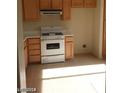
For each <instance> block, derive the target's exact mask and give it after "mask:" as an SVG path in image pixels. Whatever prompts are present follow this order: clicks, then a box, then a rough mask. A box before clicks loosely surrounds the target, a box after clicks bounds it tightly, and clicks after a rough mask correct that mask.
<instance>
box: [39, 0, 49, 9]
mask: <svg viewBox="0 0 124 93" xmlns="http://www.w3.org/2000/svg"><path fill="white" fill-rule="evenodd" d="M40 9H41V10H47V9H51V0H40Z"/></svg>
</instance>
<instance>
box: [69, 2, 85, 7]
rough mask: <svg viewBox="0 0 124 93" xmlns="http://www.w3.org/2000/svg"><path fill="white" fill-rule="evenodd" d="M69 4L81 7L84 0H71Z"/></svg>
mask: <svg viewBox="0 0 124 93" xmlns="http://www.w3.org/2000/svg"><path fill="white" fill-rule="evenodd" d="M71 6H72V7H73V8H79V7H80V8H81V7H83V6H84V1H83V0H72V2H71Z"/></svg>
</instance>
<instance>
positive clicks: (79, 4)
mask: <svg viewBox="0 0 124 93" xmlns="http://www.w3.org/2000/svg"><path fill="white" fill-rule="evenodd" d="M96 6H97V0H72V1H71V7H72V8H96Z"/></svg>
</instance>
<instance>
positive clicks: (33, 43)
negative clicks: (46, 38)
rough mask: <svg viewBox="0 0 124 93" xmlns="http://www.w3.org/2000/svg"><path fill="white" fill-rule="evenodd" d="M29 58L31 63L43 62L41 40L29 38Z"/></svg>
mask: <svg viewBox="0 0 124 93" xmlns="http://www.w3.org/2000/svg"><path fill="white" fill-rule="evenodd" d="M28 58H29V63H39V62H40V61H41V40H40V38H28Z"/></svg>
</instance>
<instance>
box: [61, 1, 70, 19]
mask: <svg viewBox="0 0 124 93" xmlns="http://www.w3.org/2000/svg"><path fill="white" fill-rule="evenodd" d="M62 12H63V14H62V20H70V19H71V0H63V9H62Z"/></svg>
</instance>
